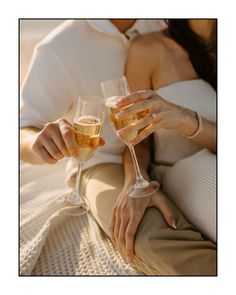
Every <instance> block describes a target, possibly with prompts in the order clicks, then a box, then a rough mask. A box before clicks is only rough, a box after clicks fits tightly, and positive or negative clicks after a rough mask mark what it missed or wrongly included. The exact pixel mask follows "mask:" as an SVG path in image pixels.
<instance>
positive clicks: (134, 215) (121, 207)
mask: <svg viewBox="0 0 236 295" xmlns="http://www.w3.org/2000/svg"><path fill="white" fill-rule="evenodd" d="M125 191H126V189H125V188H124V189H123V191H122V192H121V194H120V196H119V197H118V199H117V202H116V204H115V206H114V208H113V214H112V220H111V224H110V235H111V238H112V241H113V243H114V244H115V245H116V246H117V247H118V249H119V251H120V252H121V254H122V255H123V256H124V257H125V258H126V259H127V260H128V262H130V263H132V262H133V257H134V238H135V234H136V231H137V228H138V225H139V223H140V221H141V220H142V218H143V215H144V213H145V210H146V209H147V208H148V207H157V208H158V209H159V210H160V212H161V213H162V214H163V218H164V220H165V221H166V223H167V224H168V225H169V226H170V227H172V228H174V229H176V223H175V220H174V218H173V216H174V215H173V213H172V209H171V208H172V207H171V204H170V201H169V200H168V198H167V197H166V196H165V195H164V193H162V192H161V191H160V190H159V191H157V192H155V193H154V194H152V195H151V196H147V197H144V198H138V199H134V198H130V197H129V196H128V195H127V194H126V192H125Z"/></svg>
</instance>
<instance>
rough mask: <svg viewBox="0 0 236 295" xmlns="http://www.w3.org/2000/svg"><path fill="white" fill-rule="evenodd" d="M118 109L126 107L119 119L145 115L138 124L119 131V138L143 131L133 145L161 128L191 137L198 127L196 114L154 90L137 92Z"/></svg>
mask: <svg viewBox="0 0 236 295" xmlns="http://www.w3.org/2000/svg"><path fill="white" fill-rule="evenodd" d="M129 105H130V106H129ZM117 107H118V108H124V107H125V109H124V110H122V111H120V112H119V113H118V114H116V117H117V118H118V119H122V118H125V117H129V116H132V115H134V114H137V113H140V114H142V112H143V114H144V116H143V117H142V118H141V119H139V120H138V121H137V122H135V123H133V124H132V125H130V126H128V127H125V128H123V129H120V130H119V131H117V133H118V135H119V136H124V135H127V134H129V133H132V132H134V131H136V132H137V131H138V130H139V129H142V131H141V132H140V133H139V134H138V135H137V137H136V138H135V139H134V140H133V141H132V142H130V143H131V144H132V145H135V144H137V143H139V142H140V141H142V140H143V139H144V138H146V137H147V136H148V135H150V134H151V133H153V132H154V131H155V130H157V129H160V128H164V129H175V130H176V131H179V132H181V133H183V134H185V135H190V134H193V133H194V131H195V130H196V129H197V127H198V121H197V118H196V114H195V112H193V111H191V110H188V109H185V108H184V107H181V106H179V105H176V104H173V103H171V102H169V101H167V100H165V99H164V98H162V97H161V96H159V95H158V94H157V93H156V92H155V91H152V90H143V91H137V92H134V93H132V94H131V95H129V96H125V97H123V98H122V99H120V101H119V102H118V103H117Z"/></svg>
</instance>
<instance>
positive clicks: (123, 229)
mask: <svg viewBox="0 0 236 295" xmlns="http://www.w3.org/2000/svg"><path fill="white" fill-rule="evenodd" d="M128 222H129V220H128V218H126V217H125V216H122V218H121V222H120V229H119V235H118V239H117V245H118V248H119V249H120V251H121V253H122V254H123V256H125V252H126V251H125V232H126V228H127V224H128Z"/></svg>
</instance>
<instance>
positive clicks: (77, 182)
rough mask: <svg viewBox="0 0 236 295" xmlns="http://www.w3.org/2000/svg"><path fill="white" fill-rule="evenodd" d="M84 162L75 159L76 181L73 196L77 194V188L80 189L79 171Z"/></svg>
mask: <svg viewBox="0 0 236 295" xmlns="http://www.w3.org/2000/svg"><path fill="white" fill-rule="evenodd" d="M83 164H84V163H81V162H79V161H77V165H78V170H77V175H76V182H75V194H74V195H75V198H76V197H77V198H78V196H79V189H80V178H81V171H82V167H83Z"/></svg>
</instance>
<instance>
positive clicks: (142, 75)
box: [116, 42, 216, 152]
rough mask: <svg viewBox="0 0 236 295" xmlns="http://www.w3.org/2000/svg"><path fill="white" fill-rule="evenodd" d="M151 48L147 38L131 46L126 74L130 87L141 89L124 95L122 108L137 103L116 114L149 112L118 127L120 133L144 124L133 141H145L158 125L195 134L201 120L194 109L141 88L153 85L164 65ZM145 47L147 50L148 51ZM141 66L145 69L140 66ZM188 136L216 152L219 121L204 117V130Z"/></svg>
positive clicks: (127, 114)
mask: <svg viewBox="0 0 236 295" xmlns="http://www.w3.org/2000/svg"><path fill="white" fill-rule="evenodd" d="M149 48H150V47H149ZM149 48H148V47H147V48H146V47H145V42H143V44H140V43H137V42H134V43H133V46H131V48H130V54H129V57H128V62H127V74H126V75H127V77H128V79H129V83H130V86H131V89H132V90H138V91H136V92H134V93H133V94H131V95H129V96H127V97H124V98H123V99H121V100H120V102H119V103H118V104H117V106H118V107H119V108H122V107H124V106H127V105H129V104H131V103H135V104H134V105H132V106H130V107H127V108H126V109H125V110H124V111H122V112H120V113H119V114H117V115H116V116H117V118H124V117H126V116H129V115H131V114H134V113H136V112H140V111H147V110H148V111H149V114H148V115H147V116H145V117H144V118H143V119H141V120H139V121H138V122H137V123H135V124H133V125H132V126H129V127H126V128H123V129H120V130H119V133H118V134H119V135H124V134H127V133H129V132H131V131H134V130H135V131H137V130H139V129H140V128H144V129H143V130H142V132H140V134H139V135H138V136H137V138H136V139H135V140H134V141H132V144H137V143H138V142H140V141H142V140H143V139H144V138H146V137H147V136H148V135H149V134H151V133H152V132H154V131H155V130H157V129H158V128H165V129H175V130H176V131H178V132H180V133H181V134H183V135H186V136H190V135H192V134H194V132H195V131H196V130H197V129H198V120H197V117H196V113H195V112H193V111H192V110H190V109H186V108H184V107H182V106H179V105H176V104H173V103H170V102H168V101H167V100H165V99H164V98H162V97H160V96H159V95H157V93H156V92H155V91H152V90H144V91H142V89H151V88H153V85H152V79H153V76H154V73H155V75H157V72H158V69H159V68H161V65H160V64H158V63H154V62H152V61H154V60H157V58H156V57H154V56H153V55H152V53H150V52H149ZM162 49H163V48H162V47H160V56H161V55H163V56H164V52H162V51H161V50H162ZM145 50H148V51H147V52H146V53H145ZM164 50H165V48H164ZM154 54H155V55H156V49H155V50H154ZM137 61H139V62H137ZM140 68H141V69H142V71H140V70H139V69H140ZM156 69H157V70H156ZM159 75H160V73H159ZM153 113H155V119H153V117H152V116H151V115H152V114H153ZM189 140H191V141H193V142H194V143H196V144H198V145H199V146H202V147H204V148H207V149H209V150H210V151H211V152H216V124H215V123H213V122H210V121H208V120H207V119H205V118H202V130H201V132H200V133H199V134H198V135H197V136H196V137H194V138H191V139H189Z"/></svg>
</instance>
